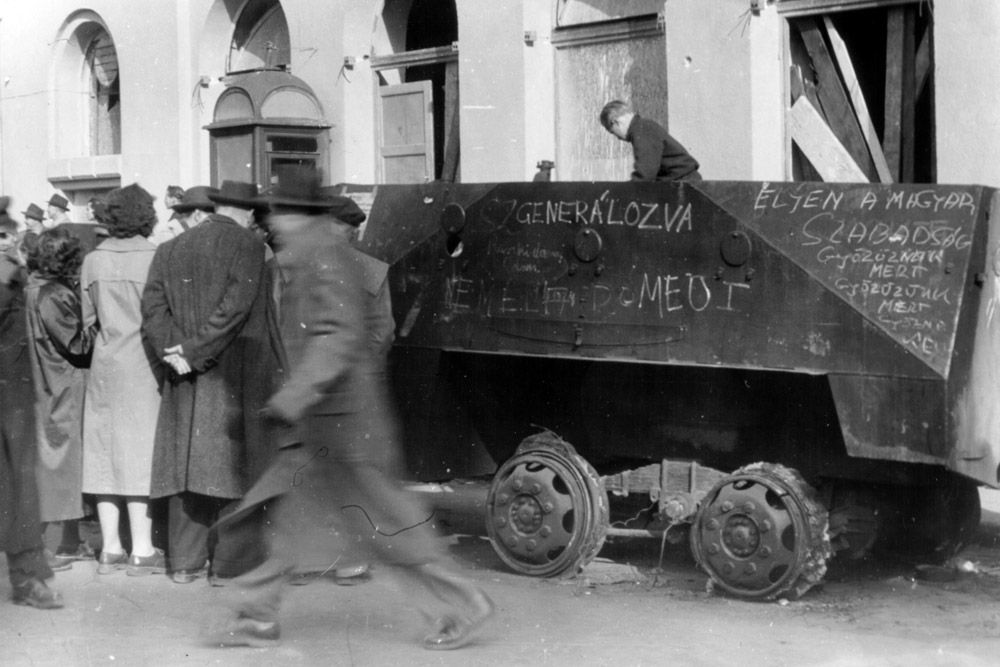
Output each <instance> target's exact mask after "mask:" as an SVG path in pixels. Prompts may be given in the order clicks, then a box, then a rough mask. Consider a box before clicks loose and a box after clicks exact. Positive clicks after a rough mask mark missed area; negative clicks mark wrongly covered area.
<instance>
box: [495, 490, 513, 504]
mask: <svg viewBox="0 0 1000 667" xmlns="http://www.w3.org/2000/svg"><path fill="white" fill-rule="evenodd" d="M508 500H510V496H508V495H507V494H506V493H501V494H500V495H499V496H497V504H498V505H506V504H507V501H508Z"/></svg>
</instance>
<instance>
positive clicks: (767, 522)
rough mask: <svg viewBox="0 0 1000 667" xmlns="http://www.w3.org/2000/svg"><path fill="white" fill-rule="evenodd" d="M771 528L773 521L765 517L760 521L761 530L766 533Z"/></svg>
mask: <svg viewBox="0 0 1000 667" xmlns="http://www.w3.org/2000/svg"><path fill="white" fill-rule="evenodd" d="M769 530H771V522H770V520H768V519H764V520H763V521H761V522H760V532H762V533H766V532H767V531H769Z"/></svg>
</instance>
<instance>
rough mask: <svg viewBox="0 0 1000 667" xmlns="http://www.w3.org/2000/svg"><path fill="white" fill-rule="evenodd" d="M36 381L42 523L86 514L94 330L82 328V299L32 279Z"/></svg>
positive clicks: (29, 307) (29, 308)
mask: <svg viewBox="0 0 1000 667" xmlns="http://www.w3.org/2000/svg"><path fill="white" fill-rule="evenodd" d="M24 294H25V309H26V313H27V324H28V336H29V340H30V343H31V344H30V346H29V353H30V357H31V373H32V377H33V378H34V383H35V437H36V441H37V444H38V462H37V466H36V471H37V479H38V498H39V503H40V507H41V519H42V521H44V522H49V521H65V520H68V519H79V518H81V517H82V516H83V428H82V421H83V400H84V387H85V384H86V381H87V365H88V364H89V354H90V346H91V343H92V339H93V332H92V331H90V332H88V331H85V330H84V329H83V327H82V326H81V315H80V296H79V294H78V292H77V290H76V289H75V288H71V287H69V286H67V285H64V284H63V283H61V282H59V281H55V280H47V279H45V278H41V277H39V276H37V275H36V274H34V273H31V274H29V275H28V284H27V287H26V288H25V291H24Z"/></svg>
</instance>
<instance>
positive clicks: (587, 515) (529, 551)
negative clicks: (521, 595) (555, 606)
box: [486, 431, 608, 577]
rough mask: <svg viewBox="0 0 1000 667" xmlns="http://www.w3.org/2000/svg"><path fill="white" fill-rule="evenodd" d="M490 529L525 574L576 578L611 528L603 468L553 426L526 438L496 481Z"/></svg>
mask: <svg viewBox="0 0 1000 667" xmlns="http://www.w3.org/2000/svg"><path fill="white" fill-rule="evenodd" d="M486 512H487V519H486V528H487V531H488V532H489V536H490V542H492V544H493V548H494V550H496V552H497V554H498V555H499V556H500V559H501V560H502V561H503V562H504V563H506V564H507V565H508V566H509V567H510V568H511V569H513V570H514V571H516V572H519V573H521V574H527V575H532V576H536V577H555V576H573V575H575V574H578V573H579V572H580V571H581V570H583V568H584V567H585V566H586V565H587V564H588V563H589V562H590V561H591V560H593V558H594V557H595V556H596V555H597V553H598V552H599V551H600V550H601V547H602V546H603V545H604V539H605V537H606V535H607V531H608V496H607V492H606V491H605V490H604V486H603V485H602V483H601V479H600V477H599V476H598V474H597V472H596V471H595V470H594V469H593V467H591V465H590V464H589V463H587V461H586V460H585V459H584V458H583V457H581V456H580V455H579V454H577V453H576V450H575V449H573V446H572V445H570V444H569V443H568V442H566V441H565V440H563V439H562V438H560V437H559V436H558V435H556V434H555V433H553V432H551V431H545V432H542V433H538V434H536V435H533V436H529V437H528V438H525V439H524V441H523V442H521V444H520V445H519V446H518V448H517V451H516V452H515V454H514V456H512V457H511V458H510V459H509V460H507V461H506V462H505V463H504V464H503V465H502V466H500V469H499V470H498V471H497V473H496V475H495V476H494V477H493V483H492V484H491V486H490V492H489V495H488V496H487V500H486Z"/></svg>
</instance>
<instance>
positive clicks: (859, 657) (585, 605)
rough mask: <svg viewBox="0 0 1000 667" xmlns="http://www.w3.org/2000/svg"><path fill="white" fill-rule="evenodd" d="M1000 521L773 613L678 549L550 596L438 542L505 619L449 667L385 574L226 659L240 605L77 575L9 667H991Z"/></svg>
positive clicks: (996, 635) (218, 592)
mask: <svg viewBox="0 0 1000 667" xmlns="http://www.w3.org/2000/svg"><path fill="white" fill-rule="evenodd" d="M991 502H995V501H992V500H991ZM997 505H1000V503H995V504H994V505H993V506H992V507H993V510H991V509H990V508H991V505H990V503H989V502H987V503H984V523H983V525H982V528H981V530H980V533H979V536H978V539H977V542H976V544H973V545H971V546H970V547H969V548H968V549H966V550H965V551H964V552H963V553H962V554H961V557H960V559H959V561H958V562H959V563H960V564H961V565H962V566H963V567H964V568H965V569H966V570H968V571H965V572H959V573H957V574H954V576H953V577H945V578H951V579H952V580H951V581H929V580H926V579H922V578H920V577H919V576H918V574H917V572H916V569H915V568H914V566H913V564H909V563H901V562H885V561H881V562H871V561H866V562H863V563H853V564H845V563H840V564H837V561H834V562H833V566H832V567H831V571H830V573H829V574H828V577H827V582H826V583H825V584H824V585H823V587H822V588H819V589H814V590H813V591H810V592H809V593H808V594H807V595H806V596H805V597H803V598H802V599H801V600H798V601H778V602H769V603H760V602H746V601H741V600H735V599H729V598H726V597H723V596H721V595H718V594H714V593H708V592H706V581H707V577H706V576H705V575H703V574H702V573H701V572H700V571H699V570H697V569H696V568H695V566H694V564H693V561H692V560H691V557H690V555H689V554H688V552H687V549H686V547H683V546H673V547H669V546H668V548H667V550H666V553H665V556H664V559H663V561H662V563H661V562H660V558H659V543H658V542H656V541H653V540H648V541H641V542H640V541H632V542H629V543H614V544H609V545H608V546H606V547H605V549H604V551H603V552H602V554H601V558H600V559H598V561H596V562H595V563H594V564H592V565H591V566H590V567H589V568H588V569H587V570H586V572H585V573H584V576H583V577H582V578H578V579H575V580H569V581H566V580H539V579H531V578H527V577H522V576H518V575H514V574H510V573H509V572H507V571H505V570H504V568H503V566H502V564H501V563H500V561H499V559H498V558H497V557H496V556H495V555H494V554H493V551H492V549H491V547H490V546H489V544H488V542H487V541H486V540H485V539H483V538H470V537H456V536H450V537H442V539H443V540H445V541H446V543H447V545H448V547H449V552H450V554H451V555H452V557H453V558H454V559H455V560H456V562H457V563H458V564H459V565H460V566H461V567H462V568H463V569H464V570H465V571H466V572H467V573H468V574H469V575H470V576H472V577H473V578H474V579H475V580H476V581H478V582H479V583H480V584H481V585H482V586H483V588H484V589H485V590H486V591H487V592H488V593H489V595H490V596H492V598H493V599H494V601H495V602H496V604H497V615H496V617H495V620H494V622H493V623H492V624H490V625H488V626H487V627H486V628H485V629H484V630H483V632H482V633H481V635H480V636H479V638H478V641H476V642H475V643H474V644H472V645H470V646H468V647H466V648H464V649H461V650H459V651H455V652H442V653H439V652H431V651H426V650H424V649H422V648H420V646H419V644H418V642H419V640H420V638H421V637H422V634H423V630H424V626H423V621H422V619H421V618H420V617H419V615H418V614H417V613H416V612H415V611H414V609H413V608H412V607H411V606H409V605H408V604H407V600H408V599H409V598H408V597H406V596H404V595H403V594H401V593H400V592H399V591H398V590H397V589H396V587H395V586H394V585H393V583H392V580H391V577H390V576H389V575H388V572H387V571H386V570H385V569H384V568H376V569H375V570H374V577H373V578H372V580H371V581H370V582H368V583H364V584H361V585H357V586H338V585H335V584H334V583H332V582H330V581H327V580H324V579H320V580H316V581H314V582H313V583H311V584H309V585H307V586H302V587H298V586H296V587H291V588H290V589H289V595H288V598H287V602H286V606H285V609H284V618H283V621H282V626H283V641H282V644H281V645H280V646H277V647H271V648H264V649H251V648H229V649H220V648H214V647H211V646H206V645H205V644H204V643H203V641H202V640H201V636H202V635H203V633H204V631H205V629H206V628H209V627H212V626H213V625H214V624H217V623H218V622H219V621H220V620H221V619H223V618H224V617H225V614H226V608H225V607H224V605H223V600H224V596H225V595H227V594H229V595H231V594H232V593H231V589H225V588H212V587H210V586H209V585H208V584H207V582H206V581H205V580H204V579H201V580H198V581H196V582H195V583H192V584H189V585H178V584H174V583H172V582H171V581H170V580H169V579H168V578H167V577H165V576H149V577H144V578H138V577H127V576H126V575H125V573H124V572H119V573H115V574H113V575H108V576H98V575H97V574H96V563H94V562H91V563H75V564H74V566H73V569H72V570H70V571H68V572H61V573H58V574H57V575H56V580H55V587H56V588H58V589H59V590H60V591H61V592H62V593H63V595H64V597H65V599H66V608H65V609H62V610H58V611H39V610H36V609H31V608H26V607H17V606H14V605H12V604H10V603H6V604H2V605H0V665H4V666H18V667H19V666H21V665H61V666H64V667H65V666H77V665H80V666H90V665H128V666H131V665H286V666H291V665H406V666H407V667H411V666H417V665H469V664H475V665H532V666H536V665H573V666H574V667H583V666H584V665H587V666H589V665H614V666H627V665H684V666H691V665H719V666H722V665H727V666H728V665H741V666H753V665H767V666H769V667H771V666H775V665H796V666H799V665H823V666H831V667H833V666H836V667H841V666H843V667H847V666H853V665H858V666H862V665H864V666H869V665H875V666H882V665H885V666H890V665H891V666H895V665H899V666H903V665H906V666H911V665H921V666H923V665H941V666H945V665H947V666H952V665H959V666H965V665H969V666H978V665H996V664H998V661H1000V658H998V657H997V656H998V655H1000V513H998V512H997V511H995V510H1000V507H998V506H997ZM3 567H4V568H5V567H6V566H5V565H4V566H3ZM952 572H953V571H952ZM0 574H2V580H0V581H3V584H2V585H0V588H2V594H3V595H4V596H8V595H9V587H8V585H7V583H6V572H5V571H3V572H0Z"/></svg>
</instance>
